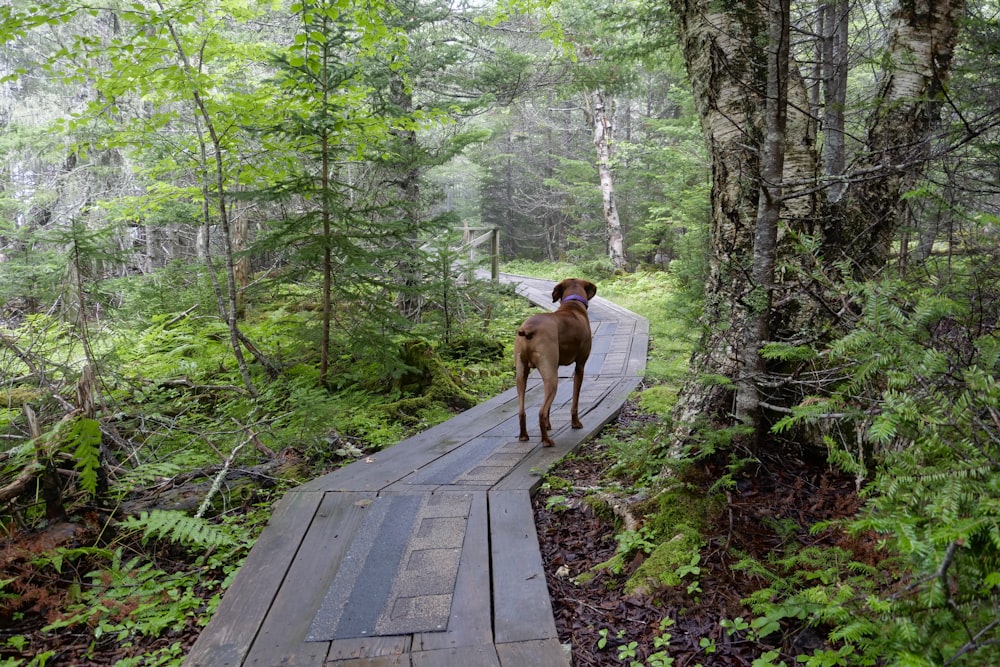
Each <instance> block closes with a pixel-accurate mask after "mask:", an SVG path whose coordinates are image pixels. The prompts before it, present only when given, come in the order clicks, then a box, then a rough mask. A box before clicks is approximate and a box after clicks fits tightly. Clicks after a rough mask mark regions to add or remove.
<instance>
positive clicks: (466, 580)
mask: <svg viewBox="0 0 1000 667" xmlns="http://www.w3.org/2000/svg"><path fill="white" fill-rule="evenodd" d="M508 280H509V281H510V282H514V283H516V284H517V290H518V292H519V293H520V294H522V295H523V296H525V297H526V298H529V299H531V300H532V301H534V302H535V303H537V304H538V305H540V306H542V307H543V308H546V309H552V308H553V305H552V304H551V303H550V301H551V300H550V296H549V295H550V294H551V290H552V283H551V282H549V281H539V280H533V279H527V278H518V277H508ZM590 320H591V331H592V334H593V338H594V343H593V351H592V353H591V358H590V361H589V362H588V364H587V368H586V379H585V381H584V384H583V391H582V393H581V396H580V417H581V419H582V421H583V423H584V428H583V429H578V430H574V429H571V428H570V427H569V402H570V399H571V393H572V381H570V380H565V379H564V378H568V377H569V376H570V375H571V374H572V368H562V369H561V371H560V378H561V380H560V385H559V389H558V392H557V394H556V400H555V403H554V404H553V408H552V410H553V411H552V431H551V432H552V436H553V438H554V439H555V441H556V446H555V447H550V448H542V447H540V446H539V444H538V433H537V431H536V430H534V429H533V428H531V426H533V425H534V424H536V423H537V410H538V405H539V404H540V402H541V394H542V387H541V382H540V380H539V379H538V378H537V375H534V376H532V378H531V379H529V388H528V395H527V405H528V410H529V413H530V414H529V425H530V426H529V431H530V432H532V436H533V440H532V441H530V442H519V441H518V440H517V434H518V424H517V394H516V391H515V390H513V389H510V390H508V391H506V392H504V393H503V394H501V395H500V396H497V397H495V398H493V399H491V400H489V401H487V402H485V403H483V404H480V405H477V406H475V407H474V408H471V409H470V410H467V411H465V412H463V413H462V414H460V415H457V416H455V417H454V418H452V419H451V420H449V421H448V422H445V423H444V424H439V425H437V426H434V427H433V428H430V429H428V430H426V431H424V432H423V433H420V434H418V435H416V436H413V437H411V438H408V439H407V440H404V441H403V442H400V443H398V444H396V445H394V446H392V447H389V448H387V449H385V450H383V451H381V452H378V453H376V454H374V455H372V456H369V457H366V458H365V459H363V460H360V461H357V462H354V463H352V464H350V465H348V466H345V467H343V468H340V469H339V470H336V471H334V472H332V473H330V474H328V475H324V476H323V477H320V478H318V479H315V480H312V481H310V482H308V483H306V484H303V485H301V486H299V487H297V488H295V489H293V490H292V491H290V492H289V493H287V494H286V495H285V497H284V498H282V499H281V501H279V502H278V503H277V504H276V505H275V507H274V510H273V513H272V517H271V521H270V523H269V525H268V527H267V528H266V529H265V530H264V532H263V533H262V534H261V536H260V538H258V540H257V543H256V544H255V546H254V548H253V549H252V550H251V552H250V554H249V555H248V557H247V559H246V562H245V563H244V565H243V567H242V568H241V570H240V572H239V574H238V575H237V576H236V578H235V580H234V581H233V584H232V586H231V587H230V589H229V590H228V591H227V592H226V595H225V596H224V598H223V599H222V602H221V603H220V605H219V609H218V611H217V612H216V614H215V616H214V617H213V619H212V621H211V622H210V623H209V625H208V626H207V627H206V628H205V630H204V631H203V632H202V634H201V637H199V639H198V641H197V642H196V643H195V645H194V647H193V648H192V650H191V652H190V653H189V654H188V656H187V659H186V661H185V665H188V666H190V667H195V666H206V667H226V666H233V667H235V666H237V665H257V666H278V665H286V666H289V667H291V666H296V665H300V666H307V665H308V666H317V667H319V666H329V667H387V666H389V665H394V666H399V667H529V666H530V667H565V665H566V664H567V657H566V655H565V653H564V651H563V650H562V648H561V646H560V644H559V640H558V637H557V634H556V629H555V622H554V620H553V618H552V606H551V601H550V599H549V594H548V588H547V586H546V583H545V572H544V568H543V564H542V560H541V554H540V553H539V549H538V540H537V537H536V533H535V527H534V515H533V512H532V508H531V495H532V494H533V492H534V490H535V489H536V488H537V486H538V485H539V484H540V482H541V476H542V474H544V471H545V470H547V469H548V468H549V467H550V466H551V465H552V464H553V463H555V462H556V461H558V460H559V459H560V458H562V457H563V456H565V455H566V454H567V453H569V452H571V451H573V450H574V449H575V448H576V447H578V446H580V444H581V443H583V442H585V441H586V440H587V439H588V438H589V437H590V436H591V435H593V434H594V433H596V432H597V430H599V429H600V428H601V427H602V426H603V425H604V424H606V423H607V422H608V421H609V420H611V419H612V418H613V417H614V416H615V415H616V414H617V413H618V411H619V410H620V409H621V405H622V403H623V402H624V400H625V398H626V397H627V396H628V394H629V393H630V392H631V391H632V390H633V389H634V388H635V387H636V385H637V384H638V383H639V380H640V377H641V374H642V372H643V369H644V367H645V358H646V346H647V339H648V328H647V327H648V325H647V323H646V321H645V320H644V319H643V318H640V317H638V316H636V315H634V314H632V313H630V312H628V311H626V310H624V309H622V308H619V307H618V306H615V305H614V304H611V303H609V302H607V301H606V300H604V299H602V298H600V297H598V298H596V299H594V300H592V301H591V307H590ZM511 335H513V332H512V334H511ZM511 363H513V362H512V361H511ZM532 422H534V424H532Z"/></svg>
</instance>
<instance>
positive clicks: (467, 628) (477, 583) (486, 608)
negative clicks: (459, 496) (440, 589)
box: [413, 488, 493, 651]
mask: <svg viewBox="0 0 1000 667" xmlns="http://www.w3.org/2000/svg"><path fill="white" fill-rule="evenodd" d="M462 491H466V490H465V489H464V488H463V489H462ZM488 521H489V519H488V516H487V501H486V493H485V492H475V493H473V496H472V505H471V507H470V508H469V521H468V524H467V526H466V529H465V542H464V543H463V544H462V558H461V561H459V564H458V576H457V578H456V580H455V593H454V596H453V597H452V601H451V616H450V617H449V619H448V629H447V630H446V631H445V632H426V633H422V634H418V635H416V636H415V637H414V638H413V650H414V651H430V650H434V649H445V648H456V647H461V646H481V645H484V644H491V645H492V642H493V626H492V620H493V617H492V614H491V608H490V602H491V599H490V549H489V531H488V529H487V527H488Z"/></svg>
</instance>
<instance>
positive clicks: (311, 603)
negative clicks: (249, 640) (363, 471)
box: [246, 493, 374, 667]
mask: <svg viewBox="0 0 1000 667" xmlns="http://www.w3.org/2000/svg"><path fill="white" fill-rule="evenodd" d="M373 498H374V494H367V493H327V494H324V497H323V502H322V504H321V505H320V508H319V510H318V511H317V512H316V518H315V519H314V521H313V523H312V525H311V526H310V528H309V532H308V533H306V536H305V539H304V540H303V541H302V548H301V549H300V550H299V553H298V554H297V555H296V557H295V560H294V562H293V563H292V565H291V567H290V568H289V570H288V576H287V577H286V578H285V581H284V582H283V585H282V587H281V589H280V590H279V591H278V594H277V596H276V597H275V599H274V604H273V605H272V606H271V610H270V612H269V613H268V615H267V618H265V619H264V623H263V624H262V626H261V629H260V632H259V633H258V634H257V637H256V639H255V640H254V642H253V645H252V646H251V648H250V653H249V655H248V656H247V660H246V664H247V665H260V666H261V667H271V666H273V665H285V666H289V667H291V666H293V665H295V666H299V665H322V664H323V662H324V660H325V659H326V656H327V652H328V650H329V648H330V642H306V641H305V637H306V634H307V633H308V631H309V626H310V625H311V624H312V621H313V617H314V616H315V615H316V610H317V609H318V608H319V605H320V604H321V603H322V601H323V598H324V596H325V595H326V592H327V589H329V587H330V584H331V583H332V582H333V578H334V576H335V575H336V573H337V568H338V567H339V566H340V562H341V560H342V559H343V557H344V554H346V553H347V550H348V548H349V546H350V544H351V540H352V538H353V537H354V534H355V533H356V532H357V530H358V527H359V526H360V525H361V521H362V519H363V518H364V516H365V512H366V508H367V507H368V505H369V504H370V503H371V500H372V499H373Z"/></svg>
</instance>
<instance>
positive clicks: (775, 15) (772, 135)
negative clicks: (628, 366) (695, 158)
mask: <svg viewBox="0 0 1000 667" xmlns="http://www.w3.org/2000/svg"><path fill="white" fill-rule="evenodd" d="M789 4H790V0H770V1H769V3H768V10H769V13H770V21H769V23H768V25H769V27H768V42H769V45H770V46H769V47H768V49H767V87H766V93H765V95H766V99H765V102H764V109H765V111H764V116H765V118H764V126H765V130H764V140H763V145H762V147H761V148H762V151H761V164H760V179H759V185H758V193H757V224H756V226H755V229H754V243H753V269H752V271H751V285H750V287H751V292H750V295H749V298H748V299H747V308H748V309H749V311H750V312H749V314H748V317H747V327H746V330H745V332H744V336H743V348H742V351H741V354H740V355H739V356H741V357H742V366H743V368H742V371H743V374H742V377H740V378H739V380H738V381H737V384H736V420H737V421H738V422H740V423H743V424H746V425H748V426H751V427H752V428H753V432H754V438H753V441H754V443H753V444H754V446H756V445H757V444H758V442H759V440H760V438H761V436H762V435H763V432H762V426H763V423H762V420H761V419H760V400H761V394H760V387H759V386H758V382H759V380H760V379H761V378H762V377H763V376H764V373H765V371H766V367H765V364H764V360H763V358H762V357H761V353H760V350H761V346H763V345H764V343H766V342H767V340H768V338H769V334H770V320H771V309H772V304H773V289H774V270H775V258H776V253H777V247H778V218H779V217H780V215H781V211H782V205H781V199H782V187H783V176H784V174H783V171H784V166H785V127H786V123H787V107H788V58H789V32H788V31H789V20H790V17H789Z"/></svg>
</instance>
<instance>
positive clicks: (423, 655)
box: [410, 644, 536, 667]
mask: <svg viewBox="0 0 1000 667" xmlns="http://www.w3.org/2000/svg"><path fill="white" fill-rule="evenodd" d="M410 660H411V661H412V663H413V667H500V660H499V658H497V651H496V649H495V648H493V645H492V644H488V645H485V646H465V647H462V648H446V649H440V650H437V651H419V652H416V653H412V654H410ZM535 664H536V663H534V662H532V661H530V660H529V661H528V662H523V663H521V667H529V666H530V667H534V665H535Z"/></svg>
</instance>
